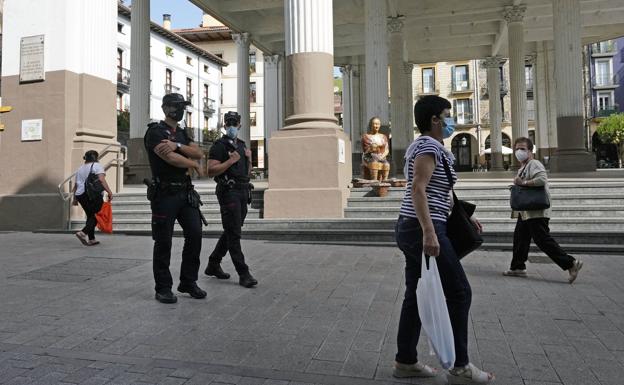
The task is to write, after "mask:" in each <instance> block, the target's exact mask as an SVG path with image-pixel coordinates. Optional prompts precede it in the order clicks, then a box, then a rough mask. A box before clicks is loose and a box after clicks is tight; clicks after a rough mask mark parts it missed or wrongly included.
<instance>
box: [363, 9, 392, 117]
mask: <svg viewBox="0 0 624 385" xmlns="http://www.w3.org/2000/svg"><path fill="white" fill-rule="evenodd" d="M386 12H387V11H386V2H385V1H379V0H364V18H365V27H364V32H365V45H366V46H365V53H366V57H365V64H366V122H368V120H369V119H370V118H372V117H373V116H378V117H379V118H380V119H381V125H382V126H386V127H387V126H388V121H389V117H388V43H387V35H386Z"/></svg>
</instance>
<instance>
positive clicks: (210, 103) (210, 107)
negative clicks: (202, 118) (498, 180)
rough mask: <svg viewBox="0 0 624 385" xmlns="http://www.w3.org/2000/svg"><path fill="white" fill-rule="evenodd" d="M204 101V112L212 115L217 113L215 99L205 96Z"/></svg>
mask: <svg viewBox="0 0 624 385" xmlns="http://www.w3.org/2000/svg"><path fill="white" fill-rule="evenodd" d="M203 101H204V114H206V115H212V114H214V113H215V111H216V108H215V101H214V100H213V99H210V98H203Z"/></svg>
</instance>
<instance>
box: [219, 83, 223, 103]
mask: <svg viewBox="0 0 624 385" xmlns="http://www.w3.org/2000/svg"><path fill="white" fill-rule="evenodd" d="M219 104H223V82H222V83H221V84H220V90H219Z"/></svg>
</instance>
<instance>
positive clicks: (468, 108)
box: [453, 99, 472, 124]
mask: <svg viewBox="0 0 624 385" xmlns="http://www.w3.org/2000/svg"><path fill="white" fill-rule="evenodd" d="M453 111H455V122H457V124H472V99H456V100H454V101H453Z"/></svg>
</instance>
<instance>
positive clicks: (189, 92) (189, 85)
mask: <svg viewBox="0 0 624 385" xmlns="http://www.w3.org/2000/svg"><path fill="white" fill-rule="evenodd" d="M186 101H187V102H191V103H193V79H191V78H186Z"/></svg>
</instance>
